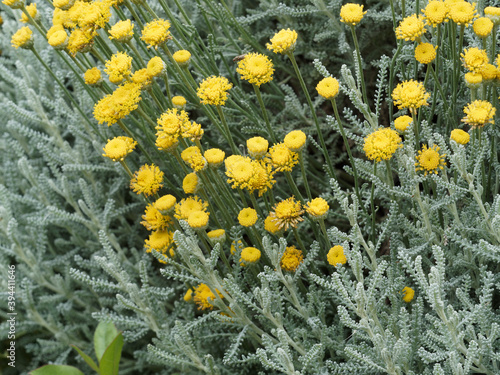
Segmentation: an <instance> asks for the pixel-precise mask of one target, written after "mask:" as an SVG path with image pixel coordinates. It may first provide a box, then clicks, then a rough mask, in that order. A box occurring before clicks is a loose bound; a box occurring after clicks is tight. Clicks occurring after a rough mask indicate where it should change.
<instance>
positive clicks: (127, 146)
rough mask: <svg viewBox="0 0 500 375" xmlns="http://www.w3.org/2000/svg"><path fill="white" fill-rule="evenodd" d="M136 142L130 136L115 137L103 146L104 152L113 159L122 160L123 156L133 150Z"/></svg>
mask: <svg viewBox="0 0 500 375" xmlns="http://www.w3.org/2000/svg"><path fill="white" fill-rule="evenodd" d="M136 145H137V142H136V141H134V140H133V139H132V138H130V137H123V136H122V137H115V138H113V139H111V140H109V139H108V143H107V144H106V146H104V148H103V151H104V154H102V156H106V157H107V158H110V159H111V160H113V161H123V160H124V159H125V157H126V156H127V155H128V154H130V153H131V152H132V151H134V149H135V146H136Z"/></svg>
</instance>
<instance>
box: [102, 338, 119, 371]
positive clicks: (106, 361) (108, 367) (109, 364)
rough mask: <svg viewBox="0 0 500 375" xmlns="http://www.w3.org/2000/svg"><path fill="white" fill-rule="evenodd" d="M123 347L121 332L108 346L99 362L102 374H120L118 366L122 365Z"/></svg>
mask: <svg viewBox="0 0 500 375" xmlns="http://www.w3.org/2000/svg"><path fill="white" fill-rule="evenodd" d="M122 348H123V335H122V333H121V332H120V333H119V335H118V336H116V338H115V339H114V340H113V342H112V343H111V344H110V345H109V346H108V348H107V349H106V351H105V352H104V354H103V356H102V358H101V361H100V362H99V369H100V370H101V372H100V374H101V375H118V366H119V365H120V358H121V356H122Z"/></svg>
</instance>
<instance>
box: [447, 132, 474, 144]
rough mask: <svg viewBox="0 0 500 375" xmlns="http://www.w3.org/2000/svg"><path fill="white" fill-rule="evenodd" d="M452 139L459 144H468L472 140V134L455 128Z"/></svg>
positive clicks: (451, 135)
mask: <svg viewBox="0 0 500 375" xmlns="http://www.w3.org/2000/svg"><path fill="white" fill-rule="evenodd" d="M450 139H451V140H452V141H455V142H457V143H458V144H461V145H466V144H467V143H469V141H470V135H469V133H467V132H465V131H463V130H462V129H453V130H452V131H451V134H450Z"/></svg>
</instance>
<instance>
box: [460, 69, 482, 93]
mask: <svg viewBox="0 0 500 375" xmlns="http://www.w3.org/2000/svg"><path fill="white" fill-rule="evenodd" d="M464 79H465V84H466V85H467V87H468V88H471V89H472V88H478V87H479V86H481V83H482V82H483V75H482V74H481V73H471V72H469V73H465V74H464Z"/></svg>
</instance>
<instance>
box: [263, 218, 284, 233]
mask: <svg viewBox="0 0 500 375" xmlns="http://www.w3.org/2000/svg"><path fill="white" fill-rule="evenodd" d="M264 229H265V230H266V231H268V232H269V233H271V234H277V233H279V232H280V231H281V228H279V227H278V226H277V225H276V222H275V221H274V218H273V217H272V216H268V217H266V219H265V220H264Z"/></svg>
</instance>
